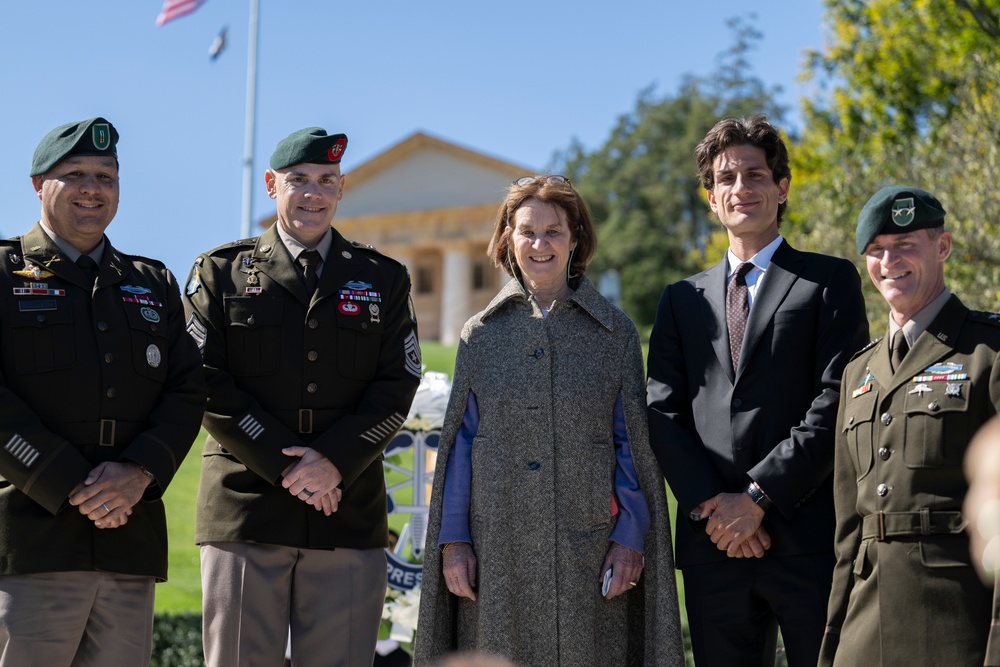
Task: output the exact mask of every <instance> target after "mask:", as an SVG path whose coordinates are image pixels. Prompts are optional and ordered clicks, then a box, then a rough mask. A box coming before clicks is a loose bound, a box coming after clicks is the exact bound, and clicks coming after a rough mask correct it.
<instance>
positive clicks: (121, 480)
mask: <svg viewBox="0 0 1000 667" xmlns="http://www.w3.org/2000/svg"><path fill="white" fill-rule="evenodd" d="M117 142H118V132H117V131H116V130H115V128H114V126H113V125H112V124H111V123H109V122H108V121H107V120H105V119H103V118H92V119H89V120H85V121H82V122H78V123H69V124H67V125H63V126H60V127H57V128H56V129H54V130H52V131H51V132H49V133H48V134H47V135H46V136H45V137H44V138H43V139H42V141H41V142H40V143H39V144H38V148H37V149H36V150H35V155H34V159H33V160H32V165H31V183H32V186H33V188H34V189H35V192H36V193H37V195H38V198H39V200H40V201H41V206H42V210H41V220H40V222H39V223H38V224H36V225H35V226H34V227H33V228H32V229H31V230H30V231H28V232H27V233H26V234H25V235H24V236H21V237H17V238H13V239H9V240H6V241H0V301H2V303H0V312H2V313H3V315H2V317H0V667H11V666H14V665H16V666H18V667H20V666H23V665H53V666H57V665H95V666H96V665H146V664H149V658H150V653H151V649H152V638H151V634H152V633H151V629H152V619H153V589H154V582H156V581H165V580H166V577H167V527H166V521H165V515H164V508H163V502H162V496H163V492H164V490H165V489H166V488H167V485H168V484H169V483H170V480H171V479H172V478H173V476H174V473H176V472H177V467H178V466H179V465H180V463H181V461H183V460H184V456H185V455H186V454H187V451H188V449H189V448H190V446H191V442H192V441H193V440H194V438H195V436H196V435H197V434H198V428H199V423H200V421H201V415H202V412H203V410H204V404H205V383H204V378H203V374H202V371H201V364H200V359H199V356H198V350H197V348H196V346H195V345H194V344H193V343H192V341H191V339H190V337H189V336H187V335H186V333H185V330H184V316H183V309H182V305H181V300H180V293H179V290H178V288H177V284H176V282H175V281H174V278H173V276H172V275H171V274H170V272H169V271H168V270H167V269H166V268H165V267H164V266H163V264H161V263H160V262H157V261H155V260H151V259H147V258H145V257H139V256H136V255H128V254H126V253H124V252H121V251H120V250H118V249H117V248H115V247H113V246H112V245H111V242H110V241H109V240H108V238H107V237H106V236H105V235H104V231H105V229H106V228H107V227H108V225H109V224H110V223H111V220H112V219H113V218H114V217H115V213H116V211H117V209H118V194H119V190H118V186H119V182H118V153H117V148H116V145H117Z"/></svg>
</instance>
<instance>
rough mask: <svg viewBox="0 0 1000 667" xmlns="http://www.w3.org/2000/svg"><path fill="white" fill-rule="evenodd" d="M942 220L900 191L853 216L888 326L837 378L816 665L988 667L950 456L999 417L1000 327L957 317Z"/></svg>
mask: <svg viewBox="0 0 1000 667" xmlns="http://www.w3.org/2000/svg"><path fill="white" fill-rule="evenodd" d="M944 221H945V210H944V207H943V206H942V205H941V203H940V202H939V201H938V200H937V199H936V198H935V197H934V196H933V195H931V194H930V193H929V192H927V191H925V190H921V189H920V188H914V187H900V186H893V187H886V188H883V189H881V190H879V191H878V192H877V193H876V194H875V195H874V196H873V197H872V198H871V199H870V200H869V201H868V203H867V204H866V205H865V207H864V208H863V209H862V211H861V214H860V215H859V216H858V228H857V242H858V251H859V252H861V253H862V254H863V255H864V256H865V259H866V262H867V265H868V275H869V276H870V277H871V280H872V282H873V283H874V284H875V287H876V288H877V289H878V290H879V292H880V293H881V294H882V297H883V298H884V299H885V301H886V303H887V304H888V305H889V322H888V327H887V329H886V335H885V337H884V338H881V339H879V340H876V341H875V342H873V343H872V344H870V345H869V346H868V347H866V348H865V349H863V350H862V351H861V352H859V353H858V354H857V355H855V356H854V358H853V359H852V360H851V362H850V363H849V364H848V366H847V368H846V370H845V371H844V375H843V384H842V388H841V392H840V412H839V415H840V417H839V421H840V425H839V428H838V432H837V443H836V453H835V464H834V497H835V500H836V506H837V532H836V551H837V565H836V569H835V571H834V580H833V592H832V594H831V597H830V604H829V612H828V621H827V629H826V634H825V636H824V640H823V650H822V655H821V659H820V665H844V666H848V665H849V666H854V665H907V666H908V667H918V666H920V665H927V666H928V667H932V666H933V667H940V666H941V665H983V664H986V665H1000V636H998V635H997V632H998V631H1000V626H998V625H997V621H995V620H992V621H991V619H995V618H997V610H996V607H995V603H994V602H993V601H992V600H993V597H994V594H993V592H992V591H990V590H989V589H987V588H986V587H985V586H983V584H982V583H981V582H980V580H979V577H978V576H977V575H976V572H975V570H974V569H973V566H972V563H971V560H970V554H969V539H968V537H967V536H966V533H965V528H966V519H965V518H964V517H963V516H962V514H961V510H962V501H963V498H964V497H965V494H966V491H967V488H968V487H967V484H966V480H965V477H964V476H963V474H962V458H963V455H964V453H965V450H966V447H967V445H968V443H969V440H970V438H971V437H972V435H973V433H975V432H976V430H977V429H978V428H979V427H980V426H981V425H982V424H983V423H984V422H986V421H987V420H989V419H990V418H991V417H993V416H994V415H996V414H997V411H998V409H1000V315H995V314H992V313H981V312H973V311H970V310H969V309H968V308H966V307H965V306H964V305H962V302H961V301H960V300H959V299H958V297H957V296H955V295H953V294H952V293H951V292H950V291H949V290H948V288H947V287H945V281H944V263H945V260H946V259H948V256H949V255H950V254H951V245H952V241H951V235H950V234H949V233H948V232H946V231H945V230H944ZM998 599H1000V598H998Z"/></svg>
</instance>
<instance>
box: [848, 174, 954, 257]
mask: <svg viewBox="0 0 1000 667" xmlns="http://www.w3.org/2000/svg"><path fill="white" fill-rule="evenodd" d="M944 215H945V213H944V207H943V206H941V202H939V201H938V200H937V198H936V197H935V196H934V195H932V194H931V193H929V192H927V191H926V190H921V189H920V188H914V187H910V186H906V185H889V186H886V187H884V188H882V189H881V190H879V191H878V192H876V193H875V194H874V195H872V198H871V199H869V200H868V203H867V204H865V207H864V208H863V209H861V213H860V214H858V231H857V242H858V252H859V253H861V254H864V252H865V248H867V247H868V244H869V243H871V242H872V241H873V240H874V239H875V237H876V236H878V235H879V234H907V233H909V232H912V231H914V230H917V229H929V228H931V227H940V226H941V225H943V224H944Z"/></svg>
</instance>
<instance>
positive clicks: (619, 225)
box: [558, 19, 783, 323]
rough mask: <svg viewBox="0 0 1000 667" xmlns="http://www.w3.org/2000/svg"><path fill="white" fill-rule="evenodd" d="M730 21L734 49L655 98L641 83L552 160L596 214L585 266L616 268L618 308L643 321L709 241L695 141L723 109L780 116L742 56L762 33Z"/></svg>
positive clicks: (694, 265) (696, 265)
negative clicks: (632, 101)
mask: <svg viewBox="0 0 1000 667" xmlns="http://www.w3.org/2000/svg"><path fill="white" fill-rule="evenodd" d="M729 27H730V29H731V30H732V31H733V35H734V42H733V47H732V48H731V49H729V50H728V51H726V52H725V53H723V54H722V55H721V56H720V58H719V60H718V64H717V71H716V72H715V73H713V75H712V76H709V77H707V78H704V79H701V78H697V77H687V78H686V79H684V81H683V82H682V83H681V85H680V86H679V88H678V90H677V91H676V92H675V93H671V94H667V95H663V96H656V95H655V94H654V91H653V89H652V88H648V89H646V90H644V91H643V92H642V93H641V94H640V95H639V99H638V101H637V102H636V105H635V108H634V109H633V110H632V111H631V112H629V113H626V114H623V115H622V116H621V117H619V118H618V121H617V123H616V124H615V126H614V128H613V129H612V131H611V134H610V136H609V137H608V139H607V141H606V142H605V143H604V145H603V146H601V147H599V148H597V149H595V150H593V151H588V150H586V149H585V148H584V147H583V146H582V145H580V144H579V143H575V144H574V145H572V146H571V147H570V148H569V150H567V151H566V152H565V153H564V154H562V155H560V156H559V158H558V159H559V161H560V162H561V163H562V166H561V167H560V168H561V169H562V171H563V173H565V174H566V175H567V176H569V177H570V179H571V180H572V181H573V184H574V185H575V186H576V187H577V189H578V190H579V192H580V193H581V194H582V195H583V197H584V199H585V200H586V201H587V203H588V204H589V205H590V207H591V210H592V211H593V213H594V218H595V220H596V221H597V225H598V247H599V251H598V254H597V258H596V259H595V261H594V264H593V266H592V268H591V271H592V272H594V273H599V272H601V271H604V270H607V269H616V270H618V272H619V273H620V275H621V281H622V297H623V298H622V306H623V308H624V309H625V311H626V312H627V313H629V315H630V316H632V317H633V318H634V319H635V320H636V321H638V322H641V323H650V322H652V319H653V316H654V315H655V312H656V305H657V303H658V302H659V298H660V294H661V293H662V291H663V288H664V287H665V286H666V285H667V284H669V283H671V282H674V281H676V280H679V279H681V278H684V277H686V276H688V275H690V274H691V273H693V272H695V271H697V270H699V269H700V268H701V265H702V263H703V261H704V257H705V253H706V248H707V247H708V246H709V244H710V233H711V231H712V227H713V223H712V222H711V221H710V219H709V209H708V205H707V203H706V200H705V196H704V192H703V189H702V187H701V184H700V182H699V180H698V175H697V170H696V167H695V163H694V158H693V150H694V147H695V146H696V145H697V144H698V142H699V141H701V139H702V138H703V137H704V136H705V134H706V133H707V132H708V130H709V129H711V127H712V125H714V124H715V122H716V121H717V120H718V119H719V118H721V117H723V116H727V115H748V114H752V113H761V112H763V113H766V114H768V115H769V116H770V117H771V118H773V119H778V120H780V118H781V116H782V114H783V109H782V108H781V107H780V106H778V105H777V104H776V102H775V101H774V100H775V93H776V92H777V89H776V88H771V89H768V88H766V87H765V85H764V84H763V83H762V82H761V81H760V80H759V79H757V78H756V77H754V76H752V75H751V74H750V72H751V67H750V63H749V54H750V52H751V51H752V49H753V48H754V45H755V43H756V42H757V40H759V39H760V38H761V34H760V33H759V32H758V31H756V30H755V29H754V28H753V26H752V25H750V24H749V23H747V22H744V21H742V20H740V19H732V20H730V21H729ZM716 226H718V225H716Z"/></svg>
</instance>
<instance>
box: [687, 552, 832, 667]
mask: <svg viewBox="0 0 1000 667" xmlns="http://www.w3.org/2000/svg"><path fill="white" fill-rule="evenodd" d="M833 565H834V557H833V554H832V553H825V554H804V555H797V556H782V555H775V554H771V553H766V554H764V557H763V558H730V559H727V560H725V561H719V562H714V563H705V564H703V565H693V566H687V567H685V568H684V569H683V570H682V572H683V575H684V599H685V606H686V608H687V612H688V624H689V625H690V627H691V646H692V648H693V650H694V660H695V664H696V665H698V667H716V666H721V665H725V666H726V667H764V666H767V667H773V665H774V662H775V660H774V651H775V645H776V643H777V633H778V627H779V626H780V628H781V638H782V640H783V642H784V646H785V654H786V657H787V658H788V664H789V665H790V667H801V666H807V667H815V665H816V661H817V659H818V658H819V647H820V643H821V642H822V640H823V631H824V630H825V628H826V610H827V602H828V600H829V598H830V586H831V583H832V581H833Z"/></svg>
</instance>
